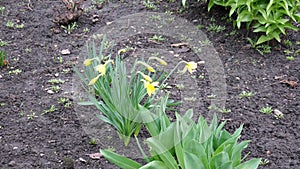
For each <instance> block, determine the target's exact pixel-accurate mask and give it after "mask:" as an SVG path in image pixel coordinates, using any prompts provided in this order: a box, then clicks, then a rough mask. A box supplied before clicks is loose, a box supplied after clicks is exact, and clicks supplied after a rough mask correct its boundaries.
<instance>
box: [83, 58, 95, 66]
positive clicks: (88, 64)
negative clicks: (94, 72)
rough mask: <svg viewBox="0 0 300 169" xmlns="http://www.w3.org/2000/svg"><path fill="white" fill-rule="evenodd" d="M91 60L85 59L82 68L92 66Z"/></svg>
mask: <svg viewBox="0 0 300 169" xmlns="http://www.w3.org/2000/svg"><path fill="white" fill-rule="evenodd" d="M92 61H93V59H86V60H85V61H84V62H83V64H84V66H90V65H91V64H92Z"/></svg>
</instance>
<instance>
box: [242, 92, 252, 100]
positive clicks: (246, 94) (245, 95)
mask: <svg viewBox="0 0 300 169" xmlns="http://www.w3.org/2000/svg"><path fill="white" fill-rule="evenodd" d="M254 94H255V93H253V92H247V91H242V92H241V93H240V94H239V98H240V99H242V98H245V97H246V98H250V97H252V96H254Z"/></svg>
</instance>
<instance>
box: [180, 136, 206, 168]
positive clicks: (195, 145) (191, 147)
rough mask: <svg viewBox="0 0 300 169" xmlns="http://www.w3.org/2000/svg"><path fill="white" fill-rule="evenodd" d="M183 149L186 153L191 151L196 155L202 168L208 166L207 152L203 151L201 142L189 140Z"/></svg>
mask: <svg viewBox="0 0 300 169" xmlns="http://www.w3.org/2000/svg"><path fill="white" fill-rule="evenodd" d="M184 150H185V152H186V153H191V154H193V155H195V156H197V157H198V159H199V161H198V163H199V164H201V166H203V167H204V168H209V161H208V159H207V157H208V154H207V152H206V151H205V149H204V147H203V146H202V144H200V143H199V142H197V141H195V140H189V141H188V142H186V144H185V145H184ZM185 163H186V161H185Z"/></svg>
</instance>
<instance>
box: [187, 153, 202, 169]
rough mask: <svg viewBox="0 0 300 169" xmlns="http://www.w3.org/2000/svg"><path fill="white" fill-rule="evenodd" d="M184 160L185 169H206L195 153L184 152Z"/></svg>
mask: <svg viewBox="0 0 300 169" xmlns="http://www.w3.org/2000/svg"><path fill="white" fill-rule="evenodd" d="M184 161H185V163H184V164H185V165H184V168H185V169H195V168H197V169H206V168H205V167H204V166H203V164H202V163H200V162H199V161H201V160H200V159H199V158H198V157H197V156H196V155H194V154H192V153H189V152H184Z"/></svg>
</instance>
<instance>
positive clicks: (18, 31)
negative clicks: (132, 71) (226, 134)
mask: <svg viewBox="0 0 300 169" xmlns="http://www.w3.org/2000/svg"><path fill="white" fill-rule="evenodd" d="M0 6H4V7H5V10H4V12H3V14H1V15H0V20H1V26H0V30H1V32H0V39H1V41H4V42H8V44H7V45H3V46H1V47H0V49H1V50H3V51H5V52H6V53H7V57H8V60H9V65H8V66H4V67H2V68H1V69H0V103H1V104H0V116H1V118H0V150H1V151H0V167H1V168H2V169H4V168H16V169H19V168H24V169H30V168H72V165H73V164H72V163H74V166H75V167H74V168H84V169H86V168H91V169H92V168H104V169H108V168H117V167H115V166H114V165H112V164H110V163H109V162H107V160H105V159H104V158H100V159H92V158H90V157H89V156H88V155H87V154H91V153H97V152H99V149H100V148H108V147H105V146H103V145H102V144H100V143H99V144H96V145H91V144H90V140H91V138H90V135H88V134H86V132H85V130H83V129H82V125H81V124H82V123H81V121H80V120H79V117H78V114H76V113H75V112H76V111H75V104H76V102H75V101H74V96H73V95H72V86H73V84H72V78H73V76H74V72H73V69H72V64H74V63H76V62H79V61H80V63H82V60H83V58H79V57H78V56H79V54H80V49H81V47H84V45H85V42H86V41H87V39H88V38H89V37H90V36H91V35H93V33H94V32H96V31H97V30H98V29H100V28H101V27H104V26H106V24H107V23H109V22H112V21H114V20H116V19H118V18H120V17H122V16H126V15H129V14H134V13H139V12H143V11H156V12H166V11H168V12H169V13H170V12H173V14H174V15H175V16H180V17H183V18H185V19H187V20H189V21H190V22H191V23H193V24H194V25H195V27H196V26H197V25H201V26H198V27H199V28H200V29H201V30H202V31H203V32H205V33H206V34H207V35H208V38H209V40H210V41H211V42H212V43H213V45H214V47H215V49H216V50H217V52H218V53H219V57H220V59H221V60H222V62H223V65H224V69H225V73H226V84H227V93H228V97H227V100H226V107H225V108H226V110H230V111H231V112H227V113H225V112H223V113H221V112H220V113H219V114H218V115H219V119H220V121H222V120H227V125H226V129H228V130H229V131H230V132H233V131H234V130H235V129H236V128H238V127H239V126H240V125H241V124H244V130H243V133H242V137H241V140H251V143H250V144H249V146H248V148H247V149H246V150H245V151H244V154H247V153H249V156H248V158H253V157H259V158H263V159H264V161H265V162H266V161H269V162H268V163H265V165H261V166H260V167H259V168H266V169H279V168H282V169H283V168H289V169H296V168H299V166H300V139H299V137H300V133H299V131H300V125H299V124H300V115H299V114H300V112H299V110H300V105H299V103H300V96H299V94H300V88H299V86H296V85H293V84H292V82H294V84H296V83H297V82H298V80H299V79H300V73H299V70H300V57H299V55H298V56H295V60H293V61H289V60H287V59H286V54H285V53H284V50H290V51H292V52H293V51H296V50H297V49H299V48H300V46H299V45H298V46H297V45H296V42H299V41H300V35H299V33H298V32H289V33H288V35H287V36H286V37H284V39H286V42H288V41H287V40H289V41H290V42H292V44H291V45H289V44H288V43H282V44H278V43H272V45H273V46H272V52H271V53H269V54H264V55H260V54H259V53H258V52H257V51H256V50H255V49H252V48H251V46H250V45H249V43H248V41H247V36H250V37H252V38H254V37H255V36H254V35H252V34H251V33H249V32H247V30H246V29H241V30H237V31H235V29H234V28H233V27H232V24H231V22H229V21H228V18H226V17H224V16H226V15H227V13H228V12H227V11H224V9H221V8H214V9H213V10H212V11H211V12H207V8H206V5H205V4H202V5H201V4H198V3H194V4H193V3H190V5H189V8H188V9H187V10H184V9H182V8H181V5H180V2H176V3H168V2H160V1H159V3H158V4H157V5H156V6H157V9H154V10H151V9H148V8H146V7H145V5H144V4H143V1H139V0H137V1H126V0H125V1H114V0H111V1H110V3H107V4H104V5H94V7H93V6H92V4H91V3H90V2H87V1H85V2H84V5H83V8H84V12H83V15H82V16H81V17H80V18H79V20H78V21H77V25H78V28H77V29H75V30H73V31H72V32H71V33H70V34H67V33H66V32H65V29H62V28H60V27H58V26H57V25H55V24H54V23H53V22H52V19H54V18H55V17H56V16H57V11H56V8H58V7H61V8H63V3H62V2H61V1H59V0H52V1H40V0H39V1H17V0H10V1H3V0H2V1H1V2H0ZM93 19H94V21H95V22H93ZM95 19H98V21H96V20H95ZM8 21H12V22H13V23H14V24H15V25H20V24H24V28H9V27H7V26H5V25H6V23H7V22H8ZM211 25H217V26H218V25H219V26H224V28H225V30H223V31H220V32H216V31H212V30H210V29H209V27H212V26H211ZM297 26H298V27H299V25H297ZM84 30H85V31H84ZM86 30H89V31H86ZM152 36H153V35H149V34H141V35H139V36H138V37H130V38H129V39H130V40H128V41H127V42H126V41H123V42H122V43H119V46H123V45H125V46H126V45H127V46H132V47H135V48H136V49H143V48H145V49H146V48H163V49H165V50H167V51H173V52H174V55H175V54H176V53H179V54H180V55H182V57H183V58H184V59H186V60H195V55H194V54H193V52H192V51H189V50H186V49H182V48H180V49H175V48H170V44H173V43H178V42H181V41H180V38H178V39H174V38H170V37H164V38H165V41H163V42H161V43H160V44H161V45H158V44H157V43H155V42H153V41H151V40H149V37H152ZM135 42H138V43H136V44H135ZM137 44H138V45H137ZM64 49H69V50H70V54H65V55H63V54H61V52H62V50H64ZM132 53H133V52H132ZM132 53H128V54H127V55H128V56H129V57H130V56H131V55H132ZM165 59H166V60H167V61H171V60H172V58H171V57H165ZM195 61H200V60H195ZM17 70H20V71H21V72H19V73H18V71H17ZM199 75H201V76H200V77H201V78H198V76H199ZM208 77H209V75H208V74H207V72H206V70H205V66H203V65H202V66H199V67H198V69H197V72H196V79H197V85H198V87H197V88H198V89H199V90H200V91H201V92H200V93H201V98H202V101H203V105H202V106H200V107H199V109H196V110H194V111H195V112H196V113H195V114H196V116H199V114H200V113H201V114H202V115H203V116H204V117H208V116H209V114H208V113H207V112H208V111H209V110H208V106H209V103H210V99H211V98H212V97H213V96H212V95H211V94H212V93H210V92H211V91H210V87H209V85H210V84H211V82H210V81H209V78H208ZM50 79H62V80H64V81H65V82H64V83H62V84H57V86H60V87H61V89H59V90H57V91H56V90H55V89H54V88H52V86H55V84H51V83H50V82H48V81H49V80H50ZM170 85H171V86H172V85H173V86H174V85H175V84H172V81H170ZM170 91H171V97H173V99H177V100H178V99H182V98H178V97H176V96H178V94H176V93H180V92H181V91H180V90H179V88H176V87H173V89H171V90H170ZM242 91H249V92H253V93H254V95H253V96H251V97H249V98H239V95H240V93H241V92H242ZM59 98H66V99H67V100H61V101H60V99H59ZM52 105H54V106H55V108H54V109H53V110H54V111H51V110H50V108H51V106H52ZM266 106H271V107H273V109H277V110H279V111H280V112H282V113H283V117H282V118H280V117H277V118H276V117H275V112H274V111H273V112H272V113H271V114H263V113H261V112H260V111H259V110H260V109H261V108H262V107H266ZM46 110H50V111H48V112H47V111H46ZM46 112H47V113H46ZM276 112H277V111H276ZM170 117H172V114H170ZM173 117H174V116H173ZM99 123H100V122H99ZM142 134H144V135H146V134H147V133H142ZM99 137H101V136H99ZM107 139H109V138H107ZM117 139H118V138H117ZM110 142H114V139H111V138H110ZM96 143H97V140H96ZM119 146H120V147H122V146H123V145H119ZM111 148H115V147H111ZM115 149H116V148H115ZM132 153H135V152H132ZM125 155H126V154H125ZM127 155H128V156H130V154H127ZM137 160H139V161H141V159H137Z"/></svg>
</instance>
